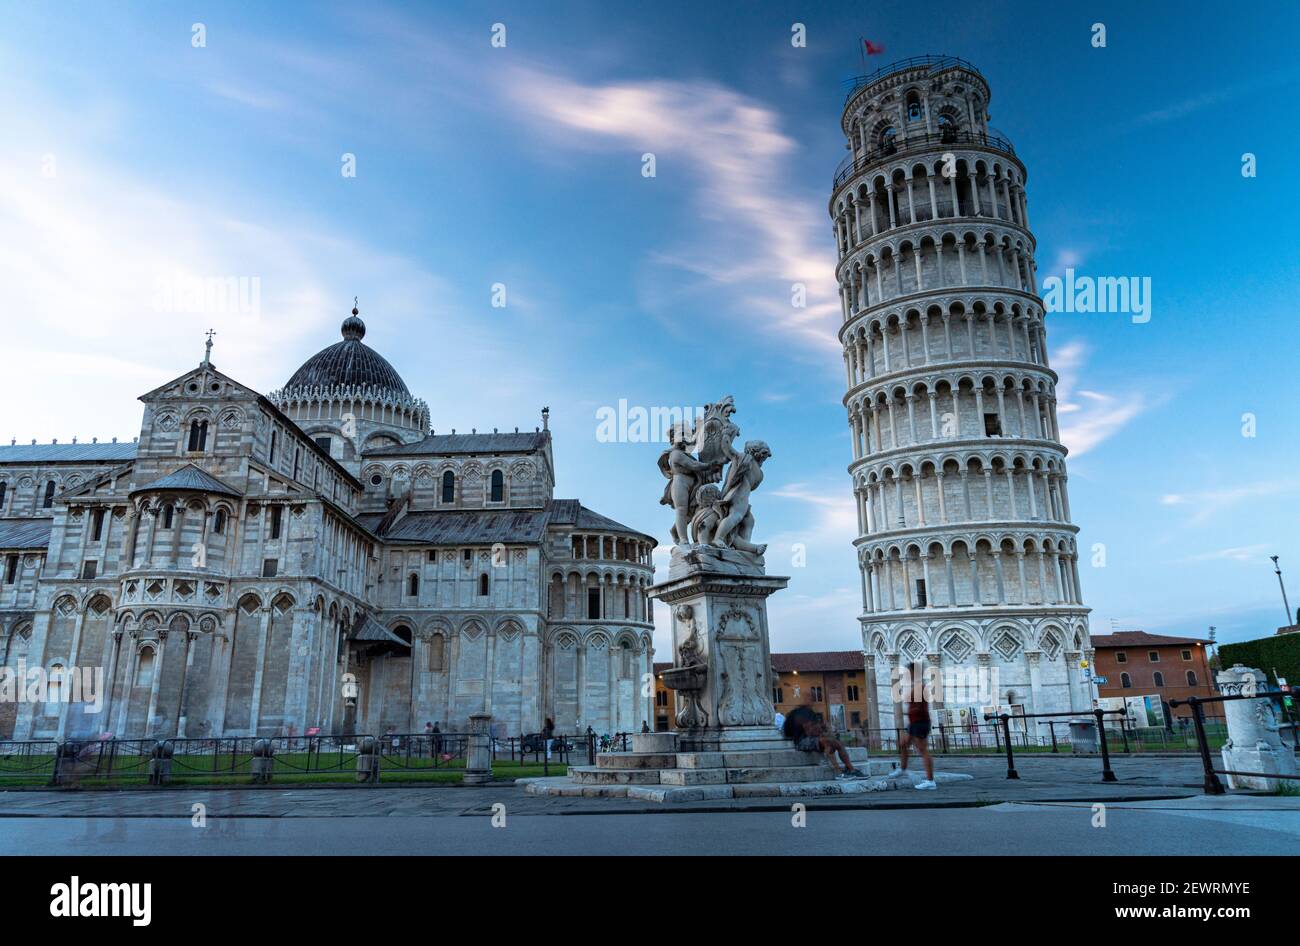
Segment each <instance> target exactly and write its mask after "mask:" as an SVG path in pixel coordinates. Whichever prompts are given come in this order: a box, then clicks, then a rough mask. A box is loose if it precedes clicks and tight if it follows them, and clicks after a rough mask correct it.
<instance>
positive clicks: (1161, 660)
mask: <svg viewBox="0 0 1300 946" xmlns="http://www.w3.org/2000/svg"><path fill="white" fill-rule="evenodd" d="M1210 643H1211V642H1210V641H1208V640H1205V639H1203V638H1199V637H1171V636H1166V635H1163V634H1148V633H1147V632H1146V631H1117V632H1115V633H1114V634H1094V635H1092V646H1093V647H1094V648H1096V655H1095V656H1094V658H1093V671H1094V673H1095V675H1096V676H1097V677H1104V678H1105V679H1106V682H1105V683H1099V684H1098V685H1097V695H1098V696H1099V697H1101V698H1103V699H1104V698H1107V697H1112V698H1113V697H1134V696H1159V697H1160V699H1161V700H1162V701H1163V702H1164V703H1165V704H1166V705H1167V704H1168V703H1169V701H1170V700H1185V699H1187V698H1188V697H1189V696H1199V697H1207V696H1216V695H1217V694H1218V690H1217V689H1216V688H1215V686H1214V675H1213V671H1211V670H1210V661H1209V652H1208V645H1209V644H1210ZM1167 711H1168V712H1171V713H1172V714H1173V715H1174V717H1175V718H1177V717H1183V716H1190V715H1191V708H1190V707H1187V706H1179V707H1167ZM1205 716H1206V718H1207V719H1211V718H1213V719H1218V718H1222V716H1223V708H1222V705H1221V704H1217V703H1210V704H1207V705H1206V706H1205Z"/></svg>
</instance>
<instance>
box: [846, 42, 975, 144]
mask: <svg viewBox="0 0 1300 946" xmlns="http://www.w3.org/2000/svg"><path fill="white" fill-rule="evenodd" d="M909 74H910V75H911V76H913V77H914V78H909V77H908V76H909ZM944 77H946V78H944ZM873 89H880V90H881V91H878V92H876V93H875V94H868V93H869V92H871V91H872V90H873ZM987 103H988V85H987V83H985V82H984V79H983V77H982V76H980V75H979V73H978V72H977V71H976V70H975V69H974V67H972V66H970V65H969V64H967V63H965V62H963V61H962V60H960V59H957V58H955V57H951V56H935V57H923V59H922V61H921V62H920V63H919V64H914V65H911V66H910V67H908V68H907V69H906V70H905V71H904V70H900V71H898V72H894V73H891V74H890V75H888V76H887V77H884V78H881V79H880V80H878V81H876V82H873V83H871V84H869V85H863V86H862V87H860V88H859V89H857V90H855V91H854V93H853V94H852V95H851V96H850V99H849V102H848V103H846V105H845V114H844V118H843V119H842V122H841V127H843V129H844V131H845V133H846V134H847V135H848V138H849V146H850V147H851V148H852V150H853V151H854V153H855V154H859V153H865V152H868V151H870V150H872V149H873V148H876V149H878V148H880V147H881V146H882V145H884V144H886V143H888V141H889V140H890V138H891V137H894V136H896V135H897V134H898V133H899V129H902V134H903V135H904V136H910V135H914V134H940V135H942V134H943V133H944V131H945V130H947V131H951V132H960V131H963V130H969V131H971V132H974V133H985V132H987V131H988V123H987V110H988V104H987ZM891 131H892V132H893V135H891V134H890V132H891Z"/></svg>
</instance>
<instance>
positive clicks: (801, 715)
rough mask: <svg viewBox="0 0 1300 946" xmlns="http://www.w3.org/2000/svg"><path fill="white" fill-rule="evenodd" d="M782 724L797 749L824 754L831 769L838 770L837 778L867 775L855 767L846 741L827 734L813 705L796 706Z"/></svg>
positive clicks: (787, 736)
mask: <svg viewBox="0 0 1300 946" xmlns="http://www.w3.org/2000/svg"><path fill="white" fill-rule="evenodd" d="M782 725H783V732H784V734H785V737H786V738H787V739H793V740H794V747H795V748H796V749H799V750H801V751H803V752H820V753H821V754H822V755H824V756H825V757H826V761H827V762H828V763H830V766H831V769H832V770H833V771H835V772H836V775H835V777H836V778H837V779H851V778H866V777H867V773H866V772H863V771H862V770H861V769H856V768H854V767H853V761H852V760H851V759H850V758H849V751H848V750H847V749H845V748H844V743H842V742H840V741H839V740H838V739H835V738H833V737H832V736H829V735H827V733H826V728H825V726H824V725H823V724H822V721H821V717H820V716H818V715H817V714H816V713H815V712H814V711H813V709H812V707H810V706H796V707H795V708H794V709H792V710H790V713H789V715H787V716H786V717H785V720H784V722H783V724H782ZM836 756H838V757H839V762H841V763H843V766H844V768H843V771H840V766H839V764H838V763H837V762H836Z"/></svg>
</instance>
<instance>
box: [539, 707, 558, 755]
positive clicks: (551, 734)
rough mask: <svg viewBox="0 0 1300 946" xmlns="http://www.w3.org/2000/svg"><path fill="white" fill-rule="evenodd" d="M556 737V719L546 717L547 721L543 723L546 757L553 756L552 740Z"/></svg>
mask: <svg viewBox="0 0 1300 946" xmlns="http://www.w3.org/2000/svg"><path fill="white" fill-rule="evenodd" d="M554 738H555V720H553V719H551V717H549V716H547V717H546V722H544V723H542V741H543V742H545V743H546V759H547V761H550V758H551V741H552V740H553V739H554Z"/></svg>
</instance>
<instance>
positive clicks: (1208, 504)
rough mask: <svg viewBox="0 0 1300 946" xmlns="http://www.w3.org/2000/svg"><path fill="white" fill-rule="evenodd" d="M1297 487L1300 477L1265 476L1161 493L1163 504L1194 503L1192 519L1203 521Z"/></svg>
mask: <svg viewBox="0 0 1300 946" xmlns="http://www.w3.org/2000/svg"><path fill="white" fill-rule="evenodd" d="M1297 491H1300V480H1296V479H1276V480H1263V481H1260V482H1256V483H1244V484H1242V485H1240V486H1227V487H1220V488H1216V489H1204V490H1196V491H1193V492H1185V493H1166V494H1164V495H1163V496H1161V497H1160V504H1161V505H1163V506H1188V507H1191V508H1192V510H1193V511H1192V515H1191V519H1190V521H1191V522H1193V523H1200V522H1205V521H1207V520H1208V519H1211V518H1213V517H1214V515H1215V514H1216V513H1220V512H1225V511H1227V510H1229V509H1233V508H1235V507H1237V506H1240V505H1241V504H1243V503H1249V502H1251V501H1253V500H1258V499H1269V498H1272V497H1276V496H1288V495H1291V494H1293V493H1295V492H1297Z"/></svg>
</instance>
